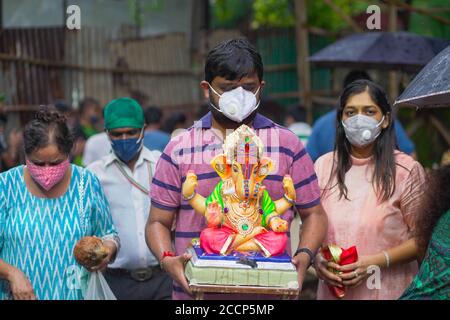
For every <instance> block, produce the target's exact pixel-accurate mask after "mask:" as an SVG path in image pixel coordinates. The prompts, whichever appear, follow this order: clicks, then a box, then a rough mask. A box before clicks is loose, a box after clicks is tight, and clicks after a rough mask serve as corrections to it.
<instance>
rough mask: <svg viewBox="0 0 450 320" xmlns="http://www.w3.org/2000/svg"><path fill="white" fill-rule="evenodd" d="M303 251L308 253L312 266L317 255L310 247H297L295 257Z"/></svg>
mask: <svg viewBox="0 0 450 320" xmlns="http://www.w3.org/2000/svg"><path fill="white" fill-rule="evenodd" d="M301 252H305V253H307V254H308V256H309V266H311V265H312V264H313V263H314V257H315V255H314V253H313V252H312V251H311V250H310V249H308V248H299V249H297V251H295V253H294V257H295V256H296V255H298V254H299V253H301ZM309 266H308V267H309Z"/></svg>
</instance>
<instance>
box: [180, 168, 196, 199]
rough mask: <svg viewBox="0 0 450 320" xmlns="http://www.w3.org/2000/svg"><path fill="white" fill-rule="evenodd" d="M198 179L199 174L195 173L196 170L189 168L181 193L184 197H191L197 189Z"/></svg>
mask: <svg viewBox="0 0 450 320" xmlns="http://www.w3.org/2000/svg"><path fill="white" fill-rule="evenodd" d="M197 185H198V180H197V175H196V174H195V173H194V171H192V170H189V171H188V172H187V174H186V180H185V181H184V183H183V186H182V188H181V193H182V195H183V197H184V198H190V197H192V195H193V194H194V192H195V189H196V188H197Z"/></svg>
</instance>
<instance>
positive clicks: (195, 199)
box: [182, 125, 296, 257]
mask: <svg viewBox="0 0 450 320" xmlns="http://www.w3.org/2000/svg"><path fill="white" fill-rule="evenodd" d="M223 150H224V153H223V154H219V155H217V156H216V157H214V158H213V159H212V161H211V166H212V167H213V168H214V170H215V171H216V172H217V174H218V175H219V177H220V179H221V180H220V182H219V183H218V184H217V185H216V186H215V188H214V190H213V191H212V193H211V194H210V195H209V196H208V197H207V198H206V199H205V198H204V197H203V196H201V195H200V194H198V193H196V192H195V189H196V187H197V185H198V181H197V176H196V175H195V173H194V172H193V171H189V172H188V173H187V176H186V180H185V182H184V183H183V186H182V195H183V197H184V199H185V200H186V201H188V202H189V204H190V205H191V206H192V207H193V208H194V210H195V211H196V212H197V213H199V214H201V215H203V216H204V217H205V219H206V222H207V228H205V229H204V230H202V232H201V234H200V246H201V248H202V249H203V250H204V251H205V252H206V253H208V254H220V255H229V254H232V253H235V252H239V253H243V254H247V253H250V252H259V253H261V254H263V255H264V256H266V257H270V256H276V255H280V254H283V253H284V251H285V249H286V242H287V240H288V237H287V235H286V232H287V230H288V223H287V221H286V220H284V219H282V218H281V215H282V214H283V213H285V212H286V211H287V210H288V209H289V208H290V207H291V206H293V205H294V204H295V199H296V194H295V188H294V184H293V181H292V178H291V177H290V176H289V175H286V176H284V178H283V188H284V196H283V197H282V198H281V199H278V200H275V201H274V200H272V199H271V197H270V195H269V193H268V191H267V190H266V187H265V186H264V185H263V181H264V179H265V178H266V177H267V175H268V174H269V173H270V172H271V171H272V169H273V161H272V160H271V159H270V158H268V157H263V152H264V145H263V143H262V141H261V139H260V138H259V137H258V136H257V135H256V133H255V132H254V131H253V130H252V129H251V128H249V127H248V126H246V125H242V126H240V127H239V128H238V129H236V130H234V131H233V133H231V134H229V135H228V136H227V137H226V138H225V141H224V144H223Z"/></svg>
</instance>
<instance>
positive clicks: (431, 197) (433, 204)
mask: <svg viewBox="0 0 450 320" xmlns="http://www.w3.org/2000/svg"><path fill="white" fill-rule="evenodd" d="M426 185H427V188H426V191H425V195H424V201H422V204H421V207H420V210H419V214H418V215H417V216H416V223H415V225H416V230H415V236H416V242H417V246H418V248H419V253H420V254H419V255H420V256H421V257H423V256H424V255H425V251H426V249H427V247H428V244H429V242H430V239H431V235H432V233H433V229H434V227H435V226H436V224H437V223H438V220H439V218H440V217H441V216H443V215H444V213H446V212H447V211H448V210H450V165H446V166H444V167H441V168H439V169H437V170H433V171H431V173H430V174H429V176H428V179H427V184H426Z"/></svg>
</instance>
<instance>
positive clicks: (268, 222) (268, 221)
mask: <svg viewBox="0 0 450 320" xmlns="http://www.w3.org/2000/svg"><path fill="white" fill-rule="evenodd" d="M277 217H278V215H276V214H274V215H273V216H271V217H270V218H269V220H267V226H269V227H270V221H272V219H273V218H277Z"/></svg>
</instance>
